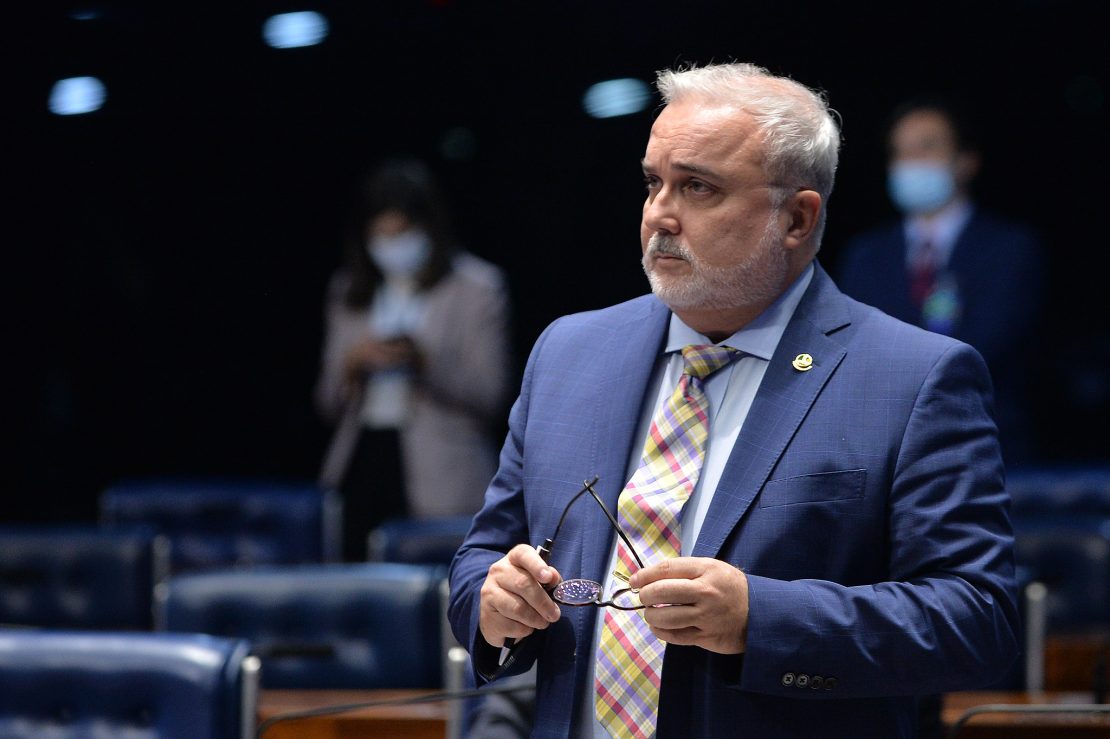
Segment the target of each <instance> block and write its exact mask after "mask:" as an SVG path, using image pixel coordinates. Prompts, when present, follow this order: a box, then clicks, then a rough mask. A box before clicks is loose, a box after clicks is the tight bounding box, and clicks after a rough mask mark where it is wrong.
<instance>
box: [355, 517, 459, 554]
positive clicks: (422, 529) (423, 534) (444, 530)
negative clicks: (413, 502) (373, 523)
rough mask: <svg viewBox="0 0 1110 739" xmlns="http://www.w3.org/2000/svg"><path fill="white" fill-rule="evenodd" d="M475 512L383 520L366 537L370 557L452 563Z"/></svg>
mask: <svg viewBox="0 0 1110 739" xmlns="http://www.w3.org/2000/svg"><path fill="white" fill-rule="evenodd" d="M473 518H474V517H473V516H445V517H442V518H392V519H388V520H386V521H383V522H382V523H381V524H380V525H378V526H377V527H376V528H375V529H374V530H373V531H371V532H370V534H369V536H368V538H367V545H366V550H367V559H369V560H370V561H372V562H410V563H414V564H443V565H447V564H451V559H452V558H453V557H454V556H455V552H456V551H458V548H459V547H460V546H461V545H462V543H463V539H464V538H465V537H466V532H467V531H469V530H470V524H471V522H472V521H473Z"/></svg>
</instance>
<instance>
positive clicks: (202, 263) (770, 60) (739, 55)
mask: <svg viewBox="0 0 1110 739" xmlns="http://www.w3.org/2000/svg"><path fill="white" fill-rule="evenodd" d="M1093 7H1094V6H1093V5H1089V4H1085V3H1077V2H1067V1H1061V2H1049V1H1048V0H1023V1H1018V2H1010V3H973V2H961V3H951V2H933V3H892V4H889V5H886V6H882V5H880V6H878V8H876V7H873V6H871V4H863V3H858V4H853V3H827V4H817V3H812V2H792V3H763V4H754V3H740V2H728V3H708V2H682V3H678V2H635V3H633V2H620V3H618V2H566V1H564V2H558V3H534V2H528V3H520V2H478V1H477V0H439V1H438V2H431V1H430V0H396V1H394V2H358V3H356V2H344V3H341V2H330V3H329V2H305V3H302V4H297V5H292V4H288V3H280V2H253V3H224V4H215V3H209V4H186V3H141V4H140V3H134V4H125V3H82V4H66V3H38V4H36V5H35V6H34V8H33V9H28V8H24V9H22V10H18V11H12V12H13V14H11V15H9V16H8V17H9V24H10V25H9V28H8V34H6V35H7V36H8V37H9V40H8V41H7V42H6V45H7V51H6V54H10V55H11V58H10V60H9V61H8V63H7V64H6V65H5V66H6V67H7V73H8V75H10V77H11V79H10V82H9V83H7V84H6V85H5V87H6V92H5V93H4V94H5V97H6V99H5V105H4V110H5V118H6V119H7V123H8V124H9V125H11V126H12V128H11V129H10V130H11V131H13V133H9V137H10V138H9V140H8V142H7V144H8V146H7V147H5V148H6V149H7V154H6V156H5V159H6V160H7V161H8V165H7V166H6V167H5V169H6V174H7V176H6V177H5V180H7V183H8V187H9V188H10V194H9V196H8V197H7V198H5V201H6V205H7V207H6V208H5V211H6V213H7V217H6V218H5V221H6V222H7V223H8V224H9V227H8V228H7V229H6V231H7V233H8V239H6V247H7V248H6V249H5V252H6V254H7V255H8V257H9V268H8V269H7V270H5V279H4V295H5V297H6V298H7V300H8V301H9V302H8V306H7V308H6V310H5V315H6V316H7V318H8V322H9V329H8V330H7V331H6V332H5V334H6V336H7V338H8V340H7V341H6V342H5V344H6V346H5V351H4V358H5V359H4V364H5V365H6V369H7V372H6V373H5V374H6V375H7V376H8V378H9V379H8V381H7V383H6V386H7V388H8V394H9V402H8V403H7V409H8V412H7V413H6V414H5V417H6V419H7V425H8V427H9V429H8V430H9V432H10V437H11V439H12V441H9V443H7V444H6V445H5V446H6V450H5V458H6V459H5V461H4V467H5V471H6V474H5V475H3V480H4V481H5V485H6V486H7V490H5V492H6V493H7V495H6V499H7V500H8V501H11V503H10V505H9V506H8V509H7V512H6V513H5V516H4V518H6V519H9V520H12V519H15V520H20V519H58V518H70V519H78V518H91V517H92V516H93V515H94V511H95V498H96V495H97V493H98V492H99V491H100V490H101V489H102V488H103V487H104V486H105V485H107V484H108V483H110V482H111V481H113V480H115V479H119V478H121V477H130V476H136V475H147V474H212V475H260V476H272V477H291V478H311V477H312V476H314V474H315V471H316V468H317V464H318V462H319V459H320V455H321V454H322V450H323V446H324V443H325V441H326V438H327V429H326V428H324V427H323V425H322V424H321V422H320V421H319V420H318V419H317V417H316V415H315V413H314V411H313V407H312V404H311V388H312V384H313V382H314V381H315V375H316V369H317V362H318V356H319V350H320V340H321V336H322V298H323V291H324V286H325V284H326V281H327V279H328V276H329V275H330V273H331V272H332V270H333V269H334V268H335V267H336V266H337V264H338V261H339V249H340V239H341V235H342V230H343V227H344V219H345V218H346V217H347V214H348V210H349V207H350V205H351V202H352V194H353V191H354V187H355V184H356V182H357V178H358V176H359V174H361V173H362V172H363V171H364V170H365V169H366V168H368V167H369V166H371V165H373V164H374V163H376V162H378V161H380V160H382V159H383V158H385V157H387V156H391V155H395V154H415V155H418V156H421V157H423V158H425V159H427V160H428V161H429V162H430V163H431V164H432V166H433V167H434V168H435V170H436V171H437V172H438V173H439V174H440V175H441V176H442V178H443V179H444V182H445V184H446V186H447V189H448V191H449V192H450V195H451V200H452V205H453V211H454V213H455V216H456V226H457V231H458V233H459V236H460V240H461V241H462V242H463V243H464V244H465V245H466V246H467V247H468V248H469V249H471V250H472V251H474V252H476V253H478V254H479V255H482V256H484V257H486V258H488V259H490V260H492V261H494V262H496V263H498V264H500V265H501V266H502V267H504V268H505V269H506V270H507V272H508V275H509V279H510V284H511V288H512V292H513V298H514V305H515V310H516V315H515V320H516V324H515V340H516V346H515V352H516V356H517V357H518V360H519V362H520V363H521V364H522V363H523V360H524V357H525V356H526V354H527V350H528V348H529V347H530V345H531V342H532V341H533V340H534V339H535V337H536V336H537V335H538V333H539V332H540V331H541V330H542V328H543V327H544V325H546V323H547V322H548V321H550V320H551V319H553V318H554V317H556V316H558V315H560V314H563V313H566V312H569V311H575V310H582V309H588V308H594V307H600V306H603V305H606V304H610V303H613V302H616V301H619V300H622V299H625V298H628V297H632V296H634V295H637V294H640V293H642V292H643V291H645V290H646V281H645V280H644V278H643V276H642V273H641V271H640V267H639V262H638V259H639V243H638V223H639V210H640V203H641V200H642V190H641V177H640V172H639V164H638V162H639V157H640V156H641V155H642V152H643V147H644V143H645V141H646V137H647V133H648V130H649V128H650V125H651V121H652V116H653V110H654V107H655V105H654V104H653V105H652V106H650V107H649V109H648V110H646V111H644V112H642V113H639V114H636V115H632V116H628V117H624V118H616V119H607V120H596V119H592V118H590V117H588V116H587V115H586V114H585V113H584V111H583V108H582V104H581V99H582V94H583V93H584V91H585V90H586V88H587V87H588V86H589V85H591V84H593V83H595V82H598V81H601V80H604V79H608V78H614V77H637V78H640V79H642V80H645V81H650V80H652V78H653V74H654V71H655V70H657V69H660V68H662V67H666V66H670V65H673V64H675V63H677V62H699V63H705V62H709V61H726V60H732V59H737V60H742V61H754V62H757V63H759V64H762V65H764V66H767V67H769V68H770V69H771V70H772V71H775V72H778V73H783V74H788V75H790V76H792V77H794V78H795V79H798V80H799V81H802V82H804V83H806V84H809V85H811V86H814V87H818V88H821V89H823V90H825V91H827V93H828V95H829V97H830V100H831V102H832V105H833V106H834V107H835V108H836V109H837V110H838V111H839V112H840V113H841V115H842V116H843V120H844V148H843V152H842V158H841V166H840V171H839V175H838V184H837V188H836V192H835V193H834V195H833V198H832V201H831V210H830V221H829V227H828V231H827V234H826V240H825V247H824V249H823V251H822V254H821V259H822V261H823V262H824V264H825V265H826V267H829V268H830V269H835V267H836V263H837V258H838V254H839V253H840V248H841V246H842V244H843V243H844V241H845V240H846V239H847V238H848V237H849V236H850V235H852V234H853V233H855V232H856V231H858V230H859V229H862V228H865V227H868V226H871V225H873V224H875V223H876V222H878V221H881V220H882V219H884V218H888V217H891V216H892V215H893V211H892V210H891V208H890V206H889V204H888V202H887V200H886V197H885V191H884V181H883V178H884V171H883V151H882V144H881V136H882V131H883V126H884V122H885V121H884V119H885V116H886V115H887V113H888V112H889V111H890V109H891V108H892V107H894V106H895V105H896V104H897V103H898V102H900V101H901V100H902V99H904V98H905V97H907V96H909V95H911V94H914V93H918V92H923V91H933V90H939V91H943V92H947V93H949V94H952V95H955V96H958V97H960V98H963V99H964V100H966V101H967V102H970V103H972V104H973V105H974V109H975V111H976V121H977V123H978V125H979V127H980V129H981V131H982V132H983V134H984V136H983V141H982V143H983V149H984V152H983V153H984V155H985V169H984V171H983V174H982V176H981V177H980V179H979V181H978V183H977V189H976V195H977V198H978V200H979V202H980V203H982V204H983V205H985V206H987V207H989V208H992V209H994V210H996V211H998V212H1000V213H1002V214H1003V215H1008V216H1011V217H1015V218H1021V219H1024V220H1026V221H1027V222H1029V223H1030V224H1031V225H1032V226H1033V227H1034V228H1036V229H1037V230H1038V231H1039V233H1040V234H1041V236H1042V238H1043V240H1044V243H1045V246H1046V248H1047V256H1048V265H1049V267H1048V272H1047V274H1046V280H1047V282H1048V286H1049V294H1050V307H1049V309H1048V312H1047V314H1046V315H1045V316H1044V321H1043V325H1042V326H1039V327H1031V337H1030V341H1029V355H1028V357H1029V367H1030V372H1033V373H1035V374H1036V376H1037V378H1038V400H1037V406H1036V408H1035V409H1034V410H1035V412H1036V414H1037V418H1038V428H1039V431H1040V435H1041V439H1040V441H1041V447H1042V452H1043V453H1044V457H1045V460H1047V461H1050V462H1060V463H1070V462H1098V461H1102V460H1104V459H1105V458H1106V456H1107V449H1108V446H1107V440H1108V434H1107V432H1106V430H1105V426H1106V420H1105V419H1106V416H1107V413H1108V412H1110V369H1108V367H1110V345H1108V339H1110V330H1108V326H1107V317H1108V316H1110V299H1108V298H1107V291H1106V290H1105V287H1104V286H1105V280H1106V277H1105V270H1104V268H1103V266H1102V263H1103V259H1102V254H1103V252H1104V251H1105V250H1106V247H1107V244H1106V237H1105V228H1104V227H1103V226H1102V225H1101V224H1102V222H1103V220H1104V215H1103V213H1104V211H1105V209H1106V207H1107V205H1106V202H1105V198H1104V197H1102V195H1103V192H1104V191H1103V190H1102V186H1103V179H1104V177H1105V175H1106V173H1107V171H1108V167H1107V165H1108V161H1107V155H1106V144H1105V138H1106V134H1107V130H1108V129H1107V99H1106V96H1107V89H1108V88H1107V76H1106V72H1105V67H1104V59H1105V55H1106V40H1105V38H1104V36H1105V34H1104V31H1103V30H1102V29H1103V26H1102V24H1101V23H1098V22H1095V21H1094V19H1093V17H1092V15H1091V9H1092V8H1093ZM289 10H317V11H319V12H321V13H323V14H324V15H325V16H326V17H327V18H328V20H329V22H330V24H331V35H330V36H329V37H328V38H327V40H326V41H325V42H324V43H323V44H322V45H320V46H316V47H311V48H302V49H291V50H275V49H271V48H269V47H267V46H266V45H265V44H264V43H263V40H262V38H261V32H260V29H261V26H262V23H263V22H264V20H265V19H266V18H267V17H268V16H269V15H271V14H273V13H276V12H284V11H289ZM75 11H95V17H94V18H92V19H90V20H75V19H74V17H73V13H74V12H75ZM75 75H95V76H97V77H99V78H100V79H101V80H103V81H104V82H105V84H106V85H107V88H108V101H107V104H106V106H105V107H104V108H103V109H101V110H100V111H98V112H96V113H93V114H90V115H84V116H70V117H59V116H54V115H52V114H50V113H49V112H48V110H47V106H46V100H47V96H48V94H49V90H50V87H51V86H52V84H53V83H54V81H55V80H57V79H59V78H62V77H68V76H75ZM460 131H462V132H463V133H461V134H460V133H459V132H460ZM451 132H454V133H451ZM449 134H450V135H449ZM452 136H453V137H454V139H455V140H456V141H458V140H459V139H461V140H462V142H463V143H464V144H466V145H465V146H462V147H461V148H462V150H463V151H462V152H461V153H460V152H459V151H458V149H459V147H458V146H456V149H455V150H453V151H454V152H455V153H451V152H450V151H448V150H446V149H445V148H444V141H445V137H447V138H451V137H452Z"/></svg>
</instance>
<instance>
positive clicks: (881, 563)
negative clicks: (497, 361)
mask: <svg viewBox="0 0 1110 739" xmlns="http://www.w3.org/2000/svg"><path fill="white" fill-rule="evenodd" d="M669 315H670V312H669V310H668V309H667V308H666V307H665V306H664V305H663V304H662V303H660V302H659V301H658V300H657V299H656V298H655V297H654V296H645V297H642V298H638V299H635V300H632V301H629V302H627V303H623V304H621V305H618V306H615V307H612V308H608V309H606V310H602V311H596V312H592V313H585V314H580V315H575V316H569V317H566V318H563V319H560V320H559V321H556V322H555V323H554V324H552V325H551V326H550V327H549V328H548V329H547V331H545V333H544V334H543V335H542V336H541V337H540V339H539V340H538V342H537V343H536V346H535V348H534V350H533V352H532V355H531V358H530V360H529V363H528V367H527V369H526V372H525V377H524V383H523V387H522V390H521V395H520V397H519V399H518V400H517V402H516V404H515V406H514V407H513V411H512V414H511V417H510V432H509V435H508V438H507V439H506V442H505V446H504V448H503V450H502V453H501V463H500V468H499V470H498V472H497V475H496V477H495V478H494V480H493V481H492V483H491V484H490V487H489V489H488V490H487V493H486V502H485V506H484V507H483V509H482V510H481V512H480V513H479V514H478V515H477V517H476V518H475V521H474V525H473V527H472V529H471V531H470V533H469V535H468V536H467V539H466V541H465V543H464V544H463V546H462V548H461V549H460V550H459V552H458V554H457V555H456V557H455V560H454V562H453V564H452V571H451V604H450V611H449V613H450V618H451V622H452V625H453V627H454V630H455V634H456V635H457V637H458V638H459V639H460V641H462V643H463V644H465V645H468V646H469V648H470V650H471V654H472V656H473V657H474V660H475V663H476V665H477V666H478V667H479V669H482V668H485V669H489V668H490V667H491V659H495V655H496V650H493V649H492V648H491V647H490V646H489V645H488V644H486V643H485V641H484V640H483V639H482V638H481V636H480V633H479V632H478V606H479V589H480V588H481V585H482V582H483V580H484V579H485V576H486V572H487V570H488V568H489V566H490V565H491V564H492V563H493V562H494V561H495V560H497V559H498V558H500V557H501V556H502V555H503V554H504V553H505V552H506V551H508V550H509V549H510V548H512V546H514V545H515V544H519V543H521V542H530V543H532V544H536V543H539V542H541V541H542V540H543V539H544V538H545V537H548V536H551V535H552V533H553V532H554V530H555V525H556V523H557V519H558V517H559V515H560V513H561V512H562V510H563V507H564V505H565V504H566V502H567V500H568V499H569V497H570V496H571V495H573V494H574V493H575V492H577V490H578V489H579V487H580V486H581V484H582V481H583V480H584V479H586V478H589V477H591V476H593V475H594V474H597V475H600V478H601V481H600V483H599V485H598V492H599V494H600V495H601V496H602V498H603V499H604V500H605V501H606V502H607V504H608V505H609V506H610V509H611V510H615V508H616V501H617V497H618V495H619V493H620V490H621V488H622V487H623V486H624V483H625V480H624V475H625V465H626V463H627V460H628V458H629V455H630V453H631V451H632V446H633V445H639V444H640V443H642V439H638V438H634V437H635V432H636V427H637V422H638V420H639V418H640V412H641V406H642V404H643V402H644V398H645V396H649V395H651V390H653V389H652V388H648V387H647V384H648V381H649V377H650V375H651V372H652V368H653V366H654V364H655V361H656V359H657V358H658V356H659V353H660V351H661V350H662V345H663V342H664V340H665V337H666V333H667V324H668V318H669ZM803 352H805V353H808V354H811V355H812V356H813V359H814V366H813V369H812V370H810V371H808V372H799V371H797V370H795V369H794V368H793V367H792V365H791V360H792V359H793V358H794V357H795V356H797V355H798V354H800V353H803ZM989 395H990V385H989V380H988V378H987V373H986V369H985V367H984V366H983V362H982V359H981V358H980V357H979V355H978V354H977V353H976V352H975V351H974V350H973V349H971V348H970V347H968V346H967V345H965V344H961V343H959V342H956V341H954V340H952V339H949V338H946V337H942V336H939V335H936V334H930V333H927V332H925V331H922V330H920V329H917V328H914V327H912V326H908V325H906V324H904V323H901V322H899V321H896V320H894V319H892V318H889V317H888V316H886V315H884V314H882V313H880V312H879V311H876V310H874V309H872V308H869V307H867V306H864V305H862V304H860V303H857V302H855V301H854V300H851V299H849V298H847V297H845V296H844V295H843V294H841V293H840V292H839V291H838V290H837V289H836V287H835V286H834V285H833V283H832V281H831V280H830V279H829V278H828V276H827V275H826V274H825V273H824V271H823V270H821V269H820V267H818V268H817V271H816V273H815V274H814V277H813V280H812V282H811V284H810V286H809V288H808V290H807V292H806V294H805V296H804V297H803V299H802V301H801V303H800V304H799V306H798V309H797V310H796V312H795V314H794V317H793V318H792V320H791V321H790V323H789V326H788V327H787V329H786V332H785V333H784V335H783V337H782V340H781V341H780V343H779V346H778V349H777V351H776V352H775V355H774V357H773V358H772V360H771V363H770V366H769V367H768V368H767V372H766V375H765V376H764V379H763V382H762V384H761V386H760V388H759V392H758V394H757V396H756V398H755V401H754V403H753V405H752V407H751V411H750V413H749V415H748V418H747V421H746V422H745V424H744V426H743V428H742V430H741V432H740V435H739V438H738V439H737V441H736V444H735V446H734V448H733V451H732V454H731V456H730V458H729V461H728V463H727V466H726V469H725V472H724V475H723V477H722V479H721V482H720V484H719V486H718V487H717V490H716V492H715V494H714V497H713V501H712V504H711V506H710V509H709V512H708V515H707V517H706V519H705V522H704V525H703V528H702V530H701V533H700V535H699V537H698V541H697V544H696V546H695V548H694V551H693V552H691V554H692V555H693V556H707V557H716V558H718V559H722V560H724V561H727V562H730V563H732V564H734V565H736V566H738V567H741V568H742V569H743V570H744V571H745V572H746V573H747V577H748V582H749V587H750V620H749V625H748V641H747V652H746V653H745V654H744V655H743V656H740V655H733V656H724V655H717V654H713V653H710V652H708V651H706V650H703V649H701V648H698V647H683V646H674V645H672V646H669V647H668V648H667V651H666V655H665V658H664V665H663V677H662V679H663V682H662V688H661V691H660V706H659V736H660V737H672V736H683V737H687V736H722V735H725V734H727V733H730V732H733V731H739V730H742V731H743V732H744V734H745V735H747V736H775V737H779V736H807V737H808V736H814V735H820V736H845V737H849V736H850V737H871V736H875V737H880V736H881V737H896V736H911V735H912V731H913V722H914V699H913V696H915V695H920V694H928V693H937V692H942V691H947V690H959V689H968V688H974V687H977V686H982V685H984V684H987V683H989V682H991V681H992V680H995V679H997V678H998V677H999V676H1000V675H1001V674H1002V673H1003V672H1004V671H1005V669H1006V668H1007V667H1008V666H1009V664H1010V663H1011V661H1012V660H1013V658H1014V657H1015V656H1016V650H1017V646H1016V644H1017V638H1016V633H1017V624H1016V620H1017V616H1016V606H1015V598H1014V593H1013V592H1012V588H1013V563H1012V551H1011V549H1012V534H1011V529H1010V522H1009V511H1008V508H1009V505H1008V497H1007V495H1006V493H1005V490H1004V487H1003V471H1002V464H1001V460H1000V456H999V450H998V444H997V439H996V432H995V425H994V423H993V421H992V420H991V418H990V415H989V411H988V405H989ZM611 546H612V532H611V529H610V527H609V524H608V523H607V522H606V520H605V518H604V516H602V515H601V513H600V512H599V511H597V510H595V509H592V508H591V506H590V505H588V504H583V505H580V506H576V508H575V509H572V513H571V515H569V516H568V517H567V521H566V523H565V524H564V525H563V528H562V530H561V532H560V535H559V540H558V541H557V542H556V544H555V547H554V549H553V551H552V555H551V560H550V561H551V563H552V565H554V566H555V567H556V568H557V569H558V570H559V572H560V573H562V575H563V576H564V577H588V578H593V579H598V580H601V579H603V578H602V574H603V573H602V569H603V568H604V566H605V563H606V561H607V558H608V556H609V552H610V547H611ZM596 617H597V609H594V608H570V607H564V608H563V617H562V619H560V621H558V622H557V623H555V624H552V625H551V626H550V627H549V628H548V629H546V630H545V631H542V632H537V633H536V634H534V635H533V636H531V637H529V638H528V639H526V640H524V641H523V642H522V643H521V645H520V649H521V658H520V659H519V660H518V663H517V665H516V667H517V668H518V669H520V670H523V669H525V668H526V667H528V666H529V664H530V663H531V659H530V658H531V657H533V656H538V657H539V672H538V691H537V705H536V722H535V729H534V731H535V735H536V736H544V737H548V736H550V737H566V736H578V735H579V732H580V731H581V727H578V726H576V725H575V723H576V722H577V720H578V717H579V714H580V713H581V711H580V708H579V707H580V705H581V701H582V700H583V699H584V697H585V696H586V695H587V692H586V691H592V686H589V685H586V684H585V676H586V670H587V666H588V661H589V660H591V659H593V653H592V650H591V648H590V647H591V643H592V638H593V634H594V623H595V618H596ZM802 676H805V677H804V678H803V677H802ZM817 677H820V678H821V679H820V680H817V679H816V678H817Z"/></svg>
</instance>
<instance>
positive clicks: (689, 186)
mask: <svg viewBox="0 0 1110 739" xmlns="http://www.w3.org/2000/svg"><path fill="white" fill-rule="evenodd" d="M683 187H684V188H685V189H686V191H687V192H691V193H693V194H695V195H703V194H706V193H709V192H712V191H713V190H712V188H711V187H709V185H707V184H705V183H704V182H702V181H701V180H689V181H688V182H687V183H686V184H685V185H684V186H683Z"/></svg>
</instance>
